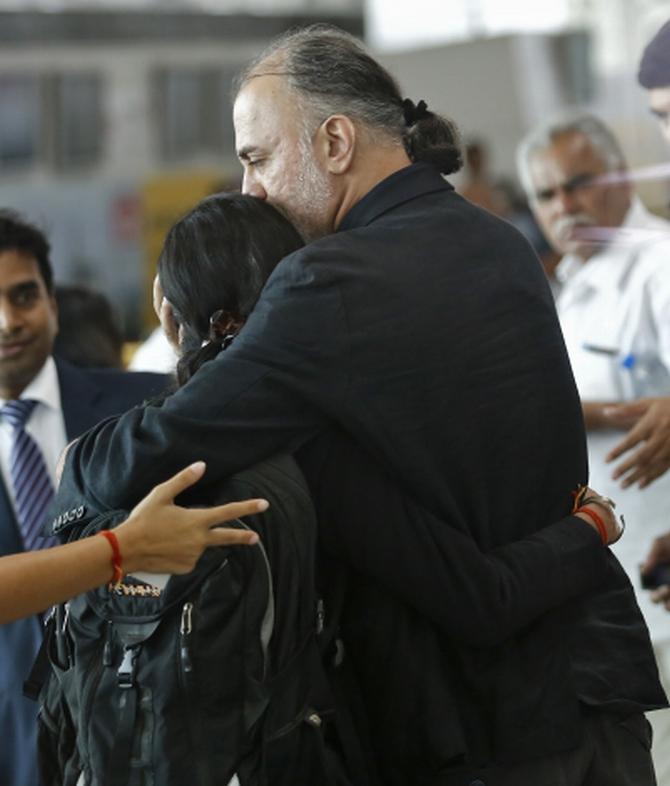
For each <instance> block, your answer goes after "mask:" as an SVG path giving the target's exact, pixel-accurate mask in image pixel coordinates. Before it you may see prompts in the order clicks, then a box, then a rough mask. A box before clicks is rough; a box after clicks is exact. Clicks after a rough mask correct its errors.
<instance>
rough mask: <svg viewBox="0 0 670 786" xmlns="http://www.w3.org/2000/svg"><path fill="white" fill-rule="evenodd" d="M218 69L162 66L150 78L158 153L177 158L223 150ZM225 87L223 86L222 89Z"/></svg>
mask: <svg viewBox="0 0 670 786" xmlns="http://www.w3.org/2000/svg"><path fill="white" fill-rule="evenodd" d="M223 83H224V78H223V74H222V72H221V70H220V69H214V68H190V69H164V70H161V71H158V72H157V73H156V75H155V79H154V88H155V93H156V109H157V112H156V122H157V124H158V137H159V139H160V149H161V155H162V157H163V159H164V160H166V161H178V160H180V159H183V158H188V157H191V156H194V155H198V154H201V153H215V154H219V155H220V154H221V153H222V152H223V150H224V137H225V136H226V135H228V136H230V132H229V131H228V133H227V134H226V133H225V132H224V128H227V124H226V122H225V120H224V116H225V114H226V113H229V107H228V102H227V100H226V99H225V90H224V89H223ZM227 89H228V88H227V87H226V90H227Z"/></svg>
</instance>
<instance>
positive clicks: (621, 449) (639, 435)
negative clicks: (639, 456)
mask: <svg viewBox="0 0 670 786" xmlns="http://www.w3.org/2000/svg"><path fill="white" fill-rule="evenodd" d="M648 436H649V434H648V433H647V429H646V428H645V426H644V423H643V421H640V422H638V423H637V425H636V426H634V427H633V428H632V429H631V430H630V431H629V432H628V434H626V436H625V437H624V438H623V439H622V440H621V442H619V444H618V445H615V447H613V448H612V450H610V452H609V453H608V454H607V456H606V458H605V461H614V459H616V458H619V456H622V455H623V454H624V453H626V452H627V451H629V450H631V449H632V448H634V447H635V446H636V445H637V444H639V443H640V442H642V440H644V439H646V438H647V437H648Z"/></svg>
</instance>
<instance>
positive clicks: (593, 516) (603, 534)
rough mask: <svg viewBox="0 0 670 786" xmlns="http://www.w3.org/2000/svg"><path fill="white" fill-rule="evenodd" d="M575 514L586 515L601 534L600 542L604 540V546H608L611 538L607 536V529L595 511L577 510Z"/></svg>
mask: <svg viewBox="0 0 670 786" xmlns="http://www.w3.org/2000/svg"><path fill="white" fill-rule="evenodd" d="M573 513H585V514H586V515H587V516H588V517H589V518H590V519H591V520H592V521H593V523H594V524H595V525H596V527H597V528H598V533H599V534H600V540H602V542H603V546H607V545H608V542H609V538H608V536H607V528H606V527H605V523H604V522H603V520H602V519H601V518H600V516H599V515H598V514H597V513H596V512H595V510H591V508H577V510H575V511H573Z"/></svg>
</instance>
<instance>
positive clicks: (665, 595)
mask: <svg viewBox="0 0 670 786" xmlns="http://www.w3.org/2000/svg"><path fill="white" fill-rule="evenodd" d="M651 599H652V601H653V602H654V603H661V604H662V605H664V606H665V608H666V609H667V610H668V611H670V587H668V586H667V585H664V586H662V587H659V588H658V589H655V590H654V591H653V592H652V593H651Z"/></svg>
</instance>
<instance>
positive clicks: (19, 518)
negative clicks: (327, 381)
mask: <svg viewBox="0 0 670 786" xmlns="http://www.w3.org/2000/svg"><path fill="white" fill-rule="evenodd" d="M57 331H58V311H57V306H56V301H55V298H54V293H53V274H52V270H51V264H50V261H49V243H48V242H47V239H46V238H45V236H44V235H43V234H42V233H41V232H40V231H39V230H38V229H37V228H35V227H34V226H32V225H30V224H28V223H27V222H25V221H23V219H21V217H20V216H19V215H18V214H16V213H14V212H12V211H8V210H3V211H0V472H1V481H2V482H0V555H6V554H15V553H17V552H22V551H30V550H32V549H36V548H41V547H42V546H44V545H49V543H48V542H47V541H46V540H45V539H43V538H42V536H41V534H42V526H43V524H44V517H45V513H46V510H47V508H48V505H49V502H50V500H51V498H52V496H53V484H54V480H55V470H56V462H57V459H58V456H59V454H60V452H61V451H62V450H63V448H64V447H65V444H66V442H67V441H68V440H70V439H72V438H74V437H76V436H78V435H79V434H81V433H82V432H83V431H85V430H86V429H87V428H90V427H91V426H93V425H94V424H95V423H97V422H98V421H99V420H101V419H102V418H104V417H107V416H109V415H114V414H117V413H119V412H123V411H125V410H126V409H129V408H130V407H131V406H133V405H134V404H137V403H139V402H140V401H142V400H143V399H144V398H146V397H148V396H150V395H153V394H156V393H158V392H159V391H160V390H161V389H163V388H164V386H165V384H166V378H165V377H163V376H159V375H156V374H137V375H130V374H126V373H124V372H121V371H98V372H94V371H89V370H83V369H78V368H76V367H74V366H71V365H70V364H69V363H67V362H66V361H61V360H56V359H54V358H53V357H52V354H51V353H52V350H53V344H54V339H55V337H56V334H57ZM77 510H79V513H80V515H81V516H83V515H85V512H86V511H85V510H84V508H83V507H81V506H74V507H73V508H72V509H71V511H68V512H70V513H71V514H72V515H76V511H77ZM41 627H42V626H41V623H40V621H39V619H38V618H37V617H33V618H30V619H24V620H20V621H19V622H15V623H13V624H11V625H2V626H0V735H2V739H3V744H2V746H0V782H2V783H11V784H12V786H35V784H36V783H37V780H38V778H37V771H36V752H35V717H36V707H35V704H34V702H31V701H29V700H28V699H26V698H24V697H23V695H22V685H23V680H24V679H25V677H26V676H27V674H26V669H27V665H28V667H29V664H30V662H31V660H32V658H33V657H34V656H35V653H36V652H37V650H38V647H39V643H40V641H41V638H42V630H41Z"/></svg>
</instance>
